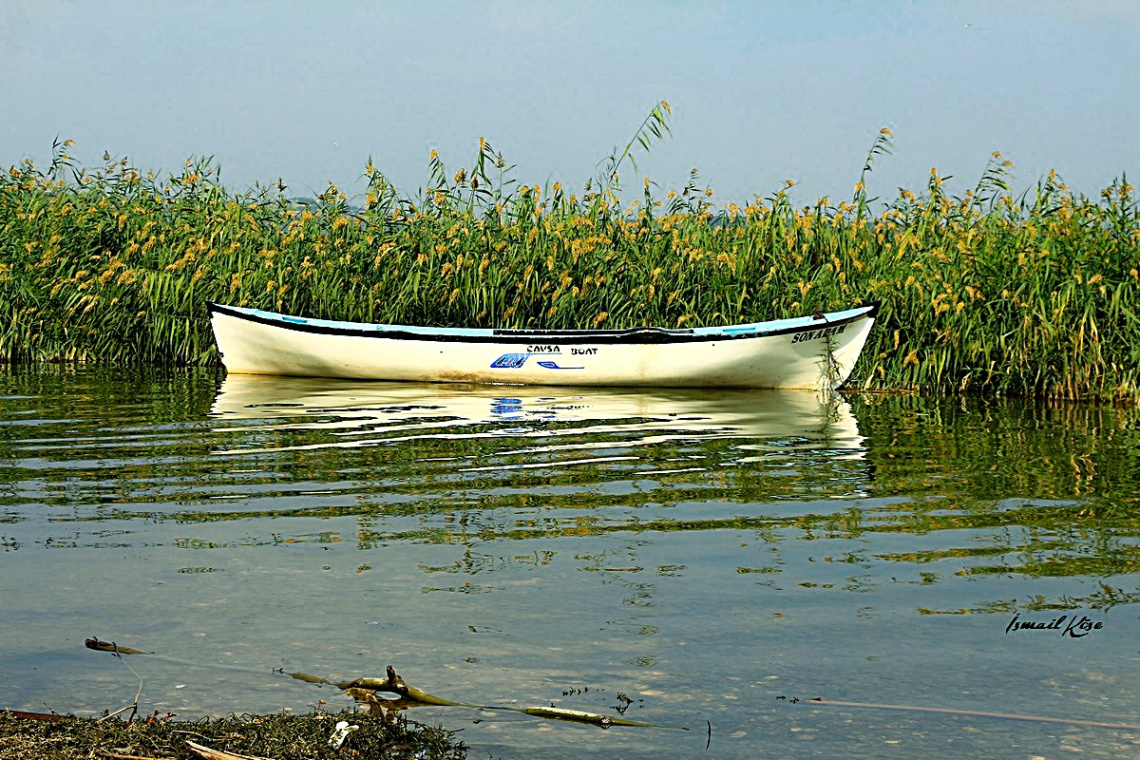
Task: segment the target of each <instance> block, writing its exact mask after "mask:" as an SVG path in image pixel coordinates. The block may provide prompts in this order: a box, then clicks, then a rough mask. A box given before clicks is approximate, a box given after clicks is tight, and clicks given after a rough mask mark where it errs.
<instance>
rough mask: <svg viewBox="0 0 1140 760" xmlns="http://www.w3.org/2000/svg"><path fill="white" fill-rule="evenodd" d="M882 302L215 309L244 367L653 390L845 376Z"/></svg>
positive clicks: (227, 360) (821, 383) (235, 361)
mask: <svg viewBox="0 0 1140 760" xmlns="http://www.w3.org/2000/svg"><path fill="white" fill-rule="evenodd" d="M874 314H875V307H874V306H873V305H872V306H865V307H861V308H858V309H851V310H848V311H844V312H836V313H833V314H826V315H823V317H822V318H812V317H803V318H797V319H788V320H777V321H774V322H762V323H755V324H750V325H733V326H731V327H717V328H696V329H692V330H663V329H657V328H645V329H634V330H459V329H434V328H419V327H405V326H398V325H370V324H361V323H353V322H334V321H330V320H318V319H307V318H302V317H291V316H286V315H281V314H275V313H273V312H266V311H260V310H256V309H244V308H239V307H232V306H222V305H217V304H211V305H210V317H211V322H212V325H213V328H214V336H215V339H216V340H217V344H218V350H219V351H220V353H221V355H222V362H223V363H224V364H225V366H226V369H227V371H229V372H233V373H238V374H260V375H290V376H298V377H335V378H347V379H358V380H397V381H414V382H453V383H484V384H486V383H495V384H511V385H578V386H642V387H649V386H652V387H738V388H821V387H826V386H827V385H834V384H838V383H842V382H844V381H845V380H846V379H847V377H848V376H849V375H850V373H851V370H852V369H853V368H854V366H855V361H856V360H857V359H858V357H859V353H860V352H861V351H862V349H863V345H864V344H865V343H866V340H867V336H868V334H869V332H870V330H871V326H872V324H873V323H874Z"/></svg>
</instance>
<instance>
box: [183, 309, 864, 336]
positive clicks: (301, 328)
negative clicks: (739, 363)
mask: <svg viewBox="0 0 1140 760" xmlns="http://www.w3.org/2000/svg"><path fill="white" fill-rule="evenodd" d="M206 306H207V308H208V309H209V312H210V317H211V319H212V318H213V316H214V315H215V314H223V315H226V316H230V317H234V318H236V319H241V320H244V321H247V322H253V323H256V324H262V325H267V326H270V327H276V328H279V329H284V330H292V331H294V332H302V333H308V334H316V335H336V336H344V337H354V338H386V339H389V340H418V341H429V342H443V343H498V344H506V343H528V342H536V341H557V342H559V343H567V344H575V343H578V344H581V343H589V344H602V345H645V344H654V345H669V344H675V343H711V342H717V341H735V340H747V339H755V338H769V337H775V336H780V335H792V334H795V333H802V332H809V331H811V330H818V329H823V328H831V327H840V326H844V325H848V324H852V323H854V322H858V321H859V320H862V319H873V318H874V317H875V315H876V313H877V312H878V307H879V304H878V303H876V302H874V301H872V302H869V303H867V304H865V305H863V306H858V307H855V308H854V309H849V310H847V311H849V312H850V311H854V312H856V313H854V314H850V316H845V317H842V318H839V319H829V317H831V316H832V314H842V313H844V312H832V314H824V315H823V317H822V318H812V321H810V322H804V323H801V324H793V325H787V326H784V327H773V328H771V329H764V325H767V324H772V325H778V324H779V323H780V322H792V321H797V320H802V319H808V318H807V317H798V318H792V319H789V320H773V321H771V322H753V323H750V324H738V325H725V326H723V327H714V328H704V329H702V331H701V332H697V331H695V330H693V329H680V330H676V329H668V328H663V327H634V328H629V329H623V330H541V329H539V330H527V329H490V330H474V329H464V328H460V329H459V330H455V329H454V328H452V329H450V330H448V331H446V332H444V331H442V330H445V329H447V328H440V330H441V331H436V330H435V328H428V327H419V328H411V327H410V326H408V325H385V324H377V325H372V324H369V323H361V322H332V321H330V320H313V319H310V318H307V317H294V316H289V315H286V314H278V313H276V312H266V311H262V310H260V309H248V308H245V307H240V306H227V305H224V304H219V303H214V302H208V303H207V304H206Z"/></svg>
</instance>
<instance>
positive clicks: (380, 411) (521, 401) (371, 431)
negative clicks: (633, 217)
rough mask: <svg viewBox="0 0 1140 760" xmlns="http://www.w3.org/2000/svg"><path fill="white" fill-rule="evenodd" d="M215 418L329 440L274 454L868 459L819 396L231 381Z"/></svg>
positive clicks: (848, 422)
mask: <svg viewBox="0 0 1140 760" xmlns="http://www.w3.org/2000/svg"><path fill="white" fill-rule="evenodd" d="M212 413H213V416H214V417H215V418H217V419H219V420H235V421H236V420H250V421H253V420H256V421H257V422H256V425H255V426H254V427H243V426H241V425H240V424H233V425H226V426H225V427H226V429H228V430H230V431H233V432H240V431H242V430H252V429H256V430H257V431H258V432H260V433H265V432H268V431H271V430H274V429H281V430H289V431H291V432H300V431H304V430H310V431H314V432H317V431H322V432H323V433H324V434H325V435H323V436H318V438H317V439H314V438H311V437H304V440H292V441H290V442H288V443H286V442H285V441H278V443H283V444H286V445H285V447H284V448H282V447H280V446H275V447H273V448H272V449H271V450H285V449H293V450H296V449H313V448H328V447H346V448H347V447H358V446H367V445H377V444H382V443H396V442H398V441H401V440H408V439H410V438H423V437H431V438H440V437H445V438H471V437H478V438H489V437H494V438H499V437H507V438H541V437H552V436H557V437H560V438H563V439H564V440H565V439H566V438H568V437H573V436H574V435H576V434H587V435H589V434H610V435H613V434H618V435H620V434H622V433H626V434H630V433H641V434H642V435H646V434H652V437H653V438H660V437H662V436H663V437H664V438H666V439H676V438H678V437H684V438H686V439H704V438H748V439H753V440H750V441H747V442H743V441H742V442H741V445H739V446H738V447H737V448H738V449H743V450H745V451H747V450H749V449H757V450H763V449H765V448H767V446H768V445H769V444H770V445H772V446H773V447H778V448H779V449H780V450H782V451H785V452H787V451H789V449H793V450H794V449H797V448H800V447H803V448H810V449H813V450H817V451H818V450H826V451H827V452H828V455H829V458H861V457H862V455H863V452H864V448H863V437H862V436H861V435H860V434H859V428H858V424H857V422H856V420H855V417H854V415H853V414H852V412H851V407H850V405H849V404H848V403H847V402H846V401H845V400H843V399H842V397H839V396H832V397H831V398H825V397H823V396H822V395H820V394H817V393H814V392H812V391H789V390H784V391H774V390H697V389H623V388H569V387H563V388H550V387H534V386H485V385H454V384H433V383H389V382H369V381H346V380H332V379H323V378H291V377H270V376H257V375H230V376H228V377H227V378H226V379H225V381H224V382H223V383H222V385H221V388H220V391H219V393H218V396H217V398H216V399H215V402H214V405H213V409H212ZM330 437H331V439H330ZM257 438H258V440H260V441H261V442H262V443H266V442H267V441H266V440H265V438H264V437H263V436H257ZM644 442H645V441H644V440H642V443H644ZM250 443H252V441H250ZM266 450H270V449H266ZM243 451H245V452H248V451H250V449H248V448H244V449H243ZM740 461H747V459H745V460H740Z"/></svg>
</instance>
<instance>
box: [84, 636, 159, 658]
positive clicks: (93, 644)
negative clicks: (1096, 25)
mask: <svg viewBox="0 0 1140 760" xmlns="http://www.w3.org/2000/svg"><path fill="white" fill-rule="evenodd" d="M83 644H84V646H86V647H87V648H88V649H94V650H95V651H97V652H111V653H112V654H148V653H147V652H143V651H142V650H139V649H131V648H130V647H121V646H119V645H118V644H116V643H115V642H113V641H100V640H99V639H98V638H96V637H95V636H92V637H91V638H89V639H87V640H86V641H84V642H83Z"/></svg>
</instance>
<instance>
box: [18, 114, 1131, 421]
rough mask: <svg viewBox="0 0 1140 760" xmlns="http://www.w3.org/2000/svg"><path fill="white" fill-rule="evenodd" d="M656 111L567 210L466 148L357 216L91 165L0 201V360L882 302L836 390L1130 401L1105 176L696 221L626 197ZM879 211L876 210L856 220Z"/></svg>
mask: <svg viewBox="0 0 1140 760" xmlns="http://www.w3.org/2000/svg"><path fill="white" fill-rule="evenodd" d="M667 116H668V108H667V104H664V103H662V104H661V105H659V106H658V107H657V108H656V109H654V111H653V112H651V114H650V116H649V117H647V119H646V121H645V122H643V124H642V125H641V127H640V128H639V129H638V130H637V132H636V133H635V135H634V137H633V139H631V140H630V141H629V142H628V143H627V144H626V145H625V147H624V149H622V150H618V149H617V148H615V149H614V151H613V152H612V153H611V154H610V156H609V157H608V158H607V159H605V160H603V162H602V163H601V164H600V165H599V166H600V172H599V176H598V177H596V178H593V179H591V180H590V181H589V182H587V184H586V186H585V187H584V188H583V190H582V191H581V193H574V192H571V191H570V190H569V189H568V188H566V187H564V186H563V185H562V184H561V183H558V182H555V183H553V184H552V185H550V184H547V185H544V186H539V185H528V184H522V183H520V182H518V181H517V180H516V179H515V177H514V174H513V168H514V167H512V166H511V165H510V164H508V162H507V161H506V160H505V159H504V158H503V156H502V154H501V153H499V152H498V151H496V150H495V149H494V148H493V147H492V146H491V144H490V143H489V142H488V141H486V140H481V141H480V143H479V148H478V151H477V152H476V155H475V157H474V159H473V160H472V162H471V164H470V167H469V168H468V167H464V168H461V169H459V170H458V171H454V172H452V171H449V170H448V169H446V167H445V166H444V165H443V162H442V160H441V159H440V157H439V156H438V155H437V154H435V153H434V152H433V154H432V155H431V156H430V158H429V165H428V175H429V184H428V187H427V188H426V189H425V190H423V191H421V192H420V193H418V194H417V195H415V196H410V195H406V194H403V193H401V192H399V191H398V190H397V189H396V188H394V187H393V186H392V185H391V183H390V182H389V181H388V180H387V179H386V178H385V177H384V175H383V174H382V173H381V172H380V171H379V170H378V169H376V167H375V166H374V165H373V162H372V161H371V160H369V161H368V165H367V167H366V169H365V176H366V178H367V187H366V188H365V190H364V192H363V197H362V198H360V199H354V201H353V202H351V203H350V201H349V199H348V198H347V196H346V194H345V193H344V192H342V191H341V190H340V189H339V188H337V187H336V186H334V185H330V186H329V187H328V188H327V189H326V190H325V191H324V192H323V193H321V194H320V195H318V196H317V197H316V198H313V199H311V200H310V201H308V202H306V203H298V202H295V201H291V200H289V199H288V198H287V197H286V196H285V193H284V188H282V187H279V186H278V187H263V186H255V187H253V188H251V189H250V190H247V191H245V192H243V193H232V192H230V191H229V190H227V189H226V188H225V187H224V186H223V185H222V184H221V182H220V180H219V178H218V175H217V168H216V166H215V165H214V164H213V162H212V161H211V160H210V159H208V158H192V159H190V160H189V161H187V162H186V164H185V166H184V167H182V168H181V169H180V170H179V171H178V172H170V173H167V174H166V175H165V176H163V177H156V176H154V175H153V174H149V173H144V172H141V171H140V170H138V169H136V168H134V167H133V166H131V165H130V164H129V162H127V161H126V160H124V159H113V158H111V157H110V156H105V160H104V164H103V165H102V166H100V167H98V168H96V169H94V170H88V169H85V168H83V167H81V166H79V165H77V164H76V162H75V161H74V160H73V159H72V158H71V157H70V155H69V154H68V152H67V151H68V149H69V147H70V145H69V143H66V142H65V143H57V144H56V145H55V146H54V149H53V154H52V161H51V164H50V165H49V166H48V167H47V168H44V169H41V168H39V167H37V166H35V165H34V164H32V163H31V162H27V161H25V162H24V163H22V164H20V165H17V166H13V167H11V168H10V169H9V170H8V172H7V174H5V175H4V176H3V178H2V179H0V229H2V230H3V234H2V235H0V358H2V359H4V360H6V361H110V362H146V363H176V364H184V363H212V362H216V361H217V355H216V350H215V348H214V345H213V341H212V337H211V335H210V331H209V324H208V320H207V317H206V309H205V304H206V302H207V301H218V302H222V303H232V304H239V305H248V306H255V307H258V308H264V309H271V310H277V311H285V312H289V313H294V314H303V315H307V316H315V317H324V318H329V319H344V320H355V321H367V322H390V323H411V324H420V325H454V326H471V327H476V326H481V327H544V328H587V327H628V326H634V325H644V324H653V325H660V326H664V327H673V328H677V327H694V326H699V325H708V324H725V323H731V322H744V321H760V320H765V319H771V318H778V317H783V316H792V315H800V314H805V313H810V312H811V311H812V310H813V309H815V308H820V309H823V310H825V311H826V310H834V309H838V308H844V307H847V306H850V305H853V304H857V303H862V302H868V301H871V300H875V301H879V302H881V304H882V308H881V311H880V317H879V319H878V321H877V323H876V326H875V329H874V331H873V332H872V336H871V339H870V341H869V343H868V345H867V349H866V350H865V352H864V356H863V358H862V359H861V360H860V362H859V365H858V366H857V367H856V370H855V374H854V376H853V378H852V380H851V382H852V383H853V384H855V385H858V386H861V387H865V388H869V389H913V390H920V391H929V392H940V393H944V392H958V391H965V392H984V393H998V394H1026V395H1043V396H1058V397H1100V398H1114V399H1121V400H1129V401H1136V400H1137V399H1138V398H1140V382H1138V381H1140V378H1138V376H1137V373H1138V371H1140V370H1138V367H1140V316H1138V315H1140V282H1138V274H1137V269H1138V267H1140V212H1138V207H1137V203H1136V200H1135V197H1134V194H1133V188H1132V186H1131V185H1129V184H1128V183H1127V181H1126V179H1125V178H1123V177H1122V178H1121V179H1120V180H1118V181H1116V182H1114V183H1113V184H1112V185H1110V186H1109V187H1108V188H1106V189H1105V190H1104V191H1103V192H1102V193H1101V194H1100V196H1099V197H1097V198H1094V199H1090V198H1086V197H1084V196H1082V195H1079V194H1076V193H1074V192H1072V191H1071V190H1070V189H1069V188H1068V187H1067V186H1066V185H1065V184H1064V183H1063V182H1062V181H1061V179H1060V178H1059V177H1057V176H1056V175H1055V174H1053V173H1050V175H1049V176H1048V177H1047V178H1043V179H1042V180H1041V181H1040V182H1039V183H1038V184H1037V185H1036V186H1035V187H1033V188H1031V189H1030V190H1028V191H1026V192H1024V193H1022V194H1020V195H1018V196H1015V195H1013V194H1012V192H1011V191H1010V170H1011V166H1010V165H1009V164H1008V162H1005V161H1003V160H1002V159H1001V157H1000V156H999V155H997V154H995V156H994V157H993V158H992V160H991V161H990V163H989V165H988V166H987V168H986V170H985V172H984V173H983V175H982V177H981V178H980V179H979V181H978V183H977V184H976V186H975V187H973V188H971V189H969V190H967V191H966V192H965V193H964V194H962V195H960V196H952V195H950V194H949V193H948V192H947V191H946V190H945V189H944V187H943V178H942V177H941V176H939V174H938V173H937V172H935V171H933V170H932V172H931V176H930V177H929V179H928V181H927V183H926V186H925V188H923V190H922V191H921V192H920V193H915V192H913V191H910V190H905V189H904V190H900V192H899V194H898V196H897V197H895V198H893V199H892V200H890V201H889V202H881V201H878V200H877V199H874V198H868V196H867V189H866V182H867V181H868V179H869V176H868V175H869V174H870V173H871V171H872V168H873V164H874V162H875V160H876V159H878V158H880V157H881V156H885V155H889V153H890V151H891V135H890V133H889V131H886V130H884V131H882V132H881V133H880V134H879V135H877V136H876V138H875V140H874V143H873V145H872V148H871V150H870V151H869V153H868V158H867V161H866V163H865V165H864V168H863V171H862V173H861V175H860V178H859V182H858V184H856V186H855V190H854V192H853V194H852V197H851V200H850V201H841V202H839V203H838V204H837V205H833V204H832V203H831V201H830V199H828V198H821V199H819V200H818V201H816V202H815V203H814V204H811V205H809V206H804V207H799V208H797V207H795V206H794V205H793V203H792V202H791V200H790V194H789V193H790V185H791V183H790V182H789V183H788V184H787V185H786V186H785V187H783V188H781V189H779V190H778V191H776V192H774V193H772V194H770V195H768V196H766V197H762V196H757V197H755V198H754V199H753V200H752V201H751V202H750V203H747V204H745V205H744V206H743V207H741V206H739V205H737V204H733V203H729V204H726V205H724V206H723V207H716V206H715V205H714V204H713V201H712V191H711V189H709V188H706V187H702V186H701V183H700V178H699V176H698V175H697V174H696V173H695V172H694V173H693V175H692V176H691V177H690V180H689V182H688V183H687V184H686V186H685V187H684V188H682V189H681V190H679V191H676V190H669V191H667V192H666V193H665V194H664V196H657V195H655V194H654V192H653V186H652V185H651V183H650V182H649V181H648V180H645V181H644V182H643V185H642V187H641V188H639V191H640V192H638V193H636V195H635V197H632V198H631V197H629V195H628V194H626V193H623V190H622V188H621V184H620V182H619V180H618V177H619V170H620V168H621V166H622V165H623V163H624V162H625V161H626V160H630V159H631V158H632V155H633V150H634V149H635V148H636V147H639V146H640V147H641V148H644V149H648V147H649V146H650V145H651V144H652V143H653V142H654V141H656V140H659V139H662V138H663V137H664V135H666V134H667V133H668V129H667V123H666V119H667ZM876 205H877V209H873V208H872V207H873V206H876Z"/></svg>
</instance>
